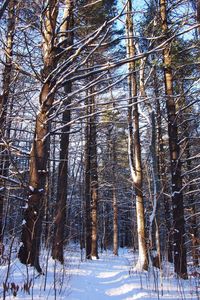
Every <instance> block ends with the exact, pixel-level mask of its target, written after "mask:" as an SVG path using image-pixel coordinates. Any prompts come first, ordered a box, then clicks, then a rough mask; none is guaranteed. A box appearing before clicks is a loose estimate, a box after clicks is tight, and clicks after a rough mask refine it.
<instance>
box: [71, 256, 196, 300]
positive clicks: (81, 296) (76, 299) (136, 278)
mask: <svg viewBox="0 0 200 300" xmlns="http://www.w3.org/2000/svg"><path fill="white" fill-rule="evenodd" d="M132 257H133V254H131V253H128V252H124V253H122V252H121V253H120V256H119V257H114V256H113V255H112V254H108V255H107V254H103V255H102V256H101V258H100V259H99V260H95V261H87V262H82V263H81V264H80V266H79V268H78V269H77V268H76V267H75V266H74V268H73V265H72V266H71V267H72V270H71V275H72V277H71V279H70V290H69V291H70V293H69V297H68V299H69V300H105V299H113V300H114V299H127V300H128V299H132V300H134V299H149V300H150V299H151V300H152V299H153V300H154V299H162V300H167V299H168V300H169V299H170V300H173V299H186V300H189V299H198V297H197V294H196V288H195V287H194V286H193V287H192V286H191V283H190V282H189V281H182V280H181V281H178V280H175V279H174V278H173V277H172V278H171V279H170V278H167V279H165V280H164V282H163V296H162V295H161V285H160V284H159V282H160V279H159V278H158V276H159V273H158V271H155V270H154V272H156V273H152V272H153V271H152V272H149V273H148V272H143V273H141V274H138V273H137V274H136V273H133V272H131V275H130V264H131V263H132V261H130V260H131V259H132ZM166 272H167V270H166Z"/></svg>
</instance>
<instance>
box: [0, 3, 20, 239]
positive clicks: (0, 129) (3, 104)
mask: <svg viewBox="0 0 200 300" xmlns="http://www.w3.org/2000/svg"><path fill="white" fill-rule="evenodd" d="M7 2H8V1H7ZM7 4H8V3H7ZM15 7H16V1H14V0H11V1H10V3H9V5H8V27H7V40H6V45H5V68H4V71H3V86H2V91H3V93H2V95H0V143H1V144H2V145H1V146H0V175H3V176H6V175H7V170H6V165H7V164H6V159H7V157H8V153H7V149H6V143H5V142H6V136H5V135H6V116H7V107H8V100H9V94H10V84H11V79H12V60H13V38H14V32H15V19H16V16H15V13H16V11H15ZM4 143H5V146H4V145H3V144H4ZM0 186H1V188H0V243H2V242H3V207H4V194H5V188H4V182H3V180H2V179H0Z"/></svg>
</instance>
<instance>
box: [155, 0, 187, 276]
mask: <svg viewBox="0 0 200 300" xmlns="http://www.w3.org/2000/svg"><path fill="white" fill-rule="evenodd" d="M160 12H161V20H162V30H163V33H164V34H165V35H166V36H167V34H168V24H167V13H166V0H160ZM163 62H164V80H165V94H166V108H167V115H168V136H169V150H170V160H171V184H172V206H173V232H174V234H173V237H174V269H175V272H176V273H177V275H179V276H180V277H182V278H187V261H186V248H185V238H184V235H185V220H184V208H183V194H182V192H181V189H182V177H181V161H180V157H179V155H180V147H179V143H178V132H177V118H176V109H175V101H174V97H173V77H172V68H171V52H170V45H168V46H167V47H165V49H164V51H163Z"/></svg>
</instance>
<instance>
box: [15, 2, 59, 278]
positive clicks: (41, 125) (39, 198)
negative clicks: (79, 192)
mask: <svg viewBox="0 0 200 300" xmlns="http://www.w3.org/2000/svg"><path fill="white" fill-rule="evenodd" d="M57 14H58V2H57V1H56V0H50V1H48V4H47V6H46V7H45V10H44V11H43V16H42V21H43V24H42V35H43V60H44V67H43V71H42V73H43V80H44V84H43V86H42V88H41V91H40V96H39V106H40V107H39V112H38V114H37V117H36V124H35V133H34V140H33V144H32V149H31V153H30V174H29V176H30V178H29V199H28V207H27V209H26V210H25V215H24V224H23V227H22V237H21V242H22V245H21V247H20V250H19V253H18V257H19V259H20V261H21V262H22V263H24V264H30V265H32V266H34V267H35V268H36V270H37V271H38V272H39V273H41V272H42V270H41V267H40V263H39V251H40V239H41V230H42V218H43V213H44V196H45V184H46V176H47V160H48V156H49V153H48V149H49V145H48V143H49V139H48V138H47V137H46V136H47V134H48V133H49V122H48V113H49V109H50V108H51V107H52V104H53V101H54V94H53V93H50V92H51V89H52V88H53V86H54V82H52V80H51V76H50V73H51V72H52V70H53V69H54V68H55V67H56V59H55V49H54V43H55V28H56V19H57Z"/></svg>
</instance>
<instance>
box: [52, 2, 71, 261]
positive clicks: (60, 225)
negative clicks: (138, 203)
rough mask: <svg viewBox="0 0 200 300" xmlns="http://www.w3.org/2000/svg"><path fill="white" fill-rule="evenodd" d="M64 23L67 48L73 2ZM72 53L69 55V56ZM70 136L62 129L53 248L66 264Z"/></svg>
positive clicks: (67, 119) (67, 88) (66, 115)
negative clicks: (65, 245) (65, 241)
mask: <svg viewBox="0 0 200 300" xmlns="http://www.w3.org/2000/svg"><path fill="white" fill-rule="evenodd" d="M65 2H66V3H65V12H64V22H63V25H62V26H61V32H62V35H63V37H64V38H68V39H67V40H68V43H67V44H66V46H70V45H72V44H73V31H72V30H71V29H72V28H73V3H72V1H71V0H66V1H65ZM70 54H71V53H68V56H69V55H70ZM71 90H72V85H71V83H70V82H69V83H68V84H67V85H66V86H65V87H64V92H65V94H66V95H67V94H69V93H70V92H71ZM70 102H71V101H70V99H68V100H67V102H66V105H69V104H70ZM70 119H71V113H70V109H66V110H65V111H64V113H63V116H62V125H65V124H68V123H69V122H70ZM69 136H70V125H66V126H65V127H63V128H62V133H61V141H60V162H59V167H58V183H57V199H56V202H57V210H56V216H55V220H54V224H55V228H54V237H53V246H52V257H53V259H57V260H59V261H60V262H61V263H64V255H63V246H64V240H65V224H66V205H67V203H66V201H67V190H68V152H69Z"/></svg>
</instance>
